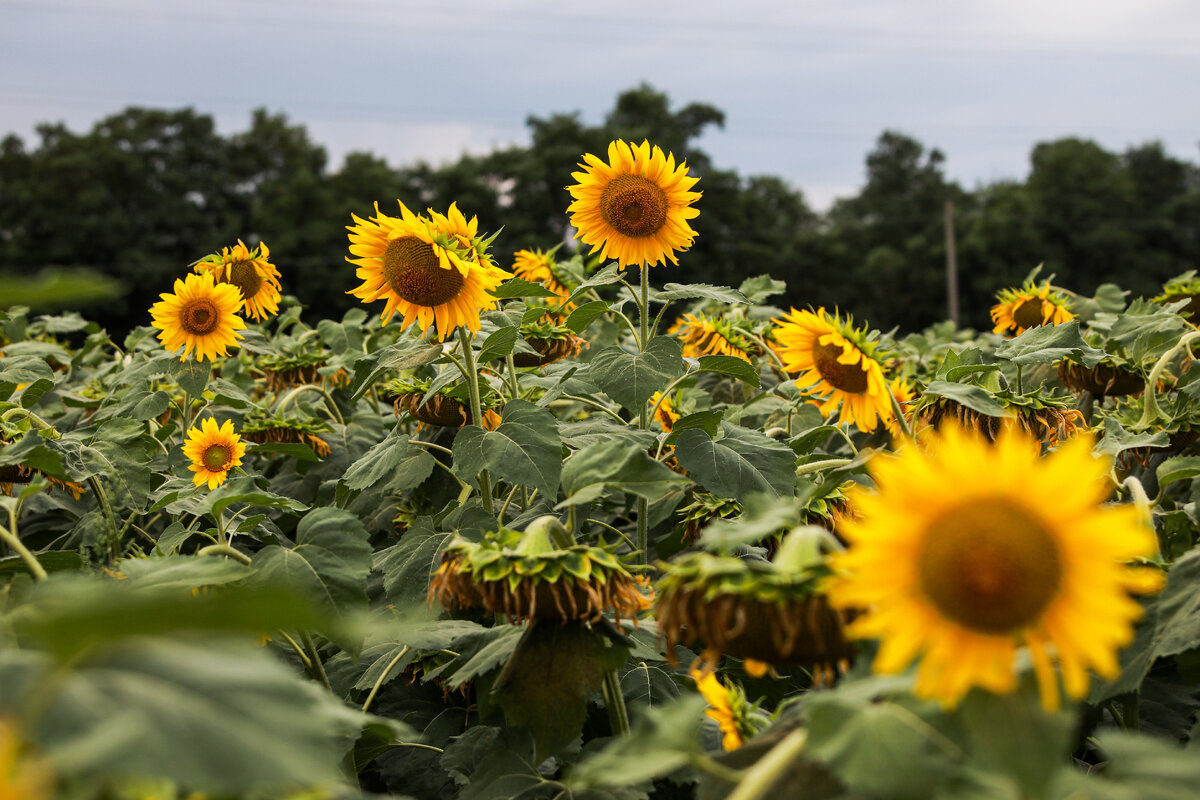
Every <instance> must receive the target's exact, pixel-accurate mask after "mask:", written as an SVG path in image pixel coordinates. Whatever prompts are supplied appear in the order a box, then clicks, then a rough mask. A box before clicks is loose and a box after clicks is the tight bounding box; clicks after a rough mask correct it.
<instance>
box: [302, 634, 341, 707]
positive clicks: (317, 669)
mask: <svg viewBox="0 0 1200 800" xmlns="http://www.w3.org/2000/svg"><path fill="white" fill-rule="evenodd" d="M300 641H302V642H304V649H305V650H307V651H308V658H309V661H310V662H311V667H312V671H313V673H314V675H315V677H316V678H317V680H319V681H320V682H321V685H322V686H324V687H325V688H326V689H328V690H329V691H330V692H332V691H333V687H332V686H331V685H330V684H329V676H328V675H326V674H325V665H324V664H322V663H321V654H320V652H318V651H317V646H316V645H315V644H313V640H312V637H311V636H309V635H308V631H300Z"/></svg>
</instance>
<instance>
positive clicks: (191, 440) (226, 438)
mask: <svg viewBox="0 0 1200 800" xmlns="http://www.w3.org/2000/svg"><path fill="white" fill-rule="evenodd" d="M187 435H188V440H187V442H186V443H185V444H184V445H183V454H184V455H186V456H187V457H188V459H189V460H190V461H191V462H192V463H191V465H190V466H189V467H188V469H190V470H191V471H192V472H194V473H196V474H195V475H193V476H192V483H194V484H196V485H197V486H203V485H204V484H206V483H207V484H208V488H209V490H210V491H211V490H212V489H216V488H217V487H218V486H220V485H221V484H223V483H225V480H226V479H227V478H228V477H229V470H231V469H233V468H234V467H236V466H238V465H240V464H241V463H242V456H244V455H245V454H246V445H245V443H244V442H242V437H240V436H239V435H238V434H236V433H234V432H233V421H232V420H228V419H227V420H225V422H223V423H222V424H221V425H220V427H218V426H217V421H216V420H215V419H213V418H212V417H206V418H205V419H204V421H203V422H202V423H200V427H198V428H192V429H191V430H189V431H188V434H187Z"/></svg>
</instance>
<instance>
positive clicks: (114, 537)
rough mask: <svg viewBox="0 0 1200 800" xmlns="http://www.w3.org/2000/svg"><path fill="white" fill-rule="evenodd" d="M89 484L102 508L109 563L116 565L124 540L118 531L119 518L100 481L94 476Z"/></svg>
mask: <svg viewBox="0 0 1200 800" xmlns="http://www.w3.org/2000/svg"><path fill="white" fill-rule="evenodd" d="M87 482H88V485H89V486H91V487H92V494H93V495H95V496H96V504H97V505H99V506H100V514H101V516H103V517H104V527H105V529H106V530H107V531H108V563H109V564H115V563H117V559H118V558H120V557H121V540H122V538H123V537H122V536H121V533H120V531H119V530H118V529H117V518H116V516H114V515H113V510H112V505H111V504H109V502H108V495H107V494H105V492H104V487H103V486H101V485H100V481H98V480H96V476H95V475H92V476H91V477H89V478H88V479H87Z"/></svg>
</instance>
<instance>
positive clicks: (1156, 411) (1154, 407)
mask: <svg viewBox="0 0 1200 800" xmlns="http://www.w3.org/2000/svg"><path fill="white" fill-rule="evenodd" d="M1198 337H1200V331H1192V332H1191V333H1188V334H1186V335H1185V336H1183V337H1182V338H1180V340H1179V341H1178V342H1176V344H1175V346H1174V347H1172V348H1171V349H1170V350H1168V351H1167V352H1165V353H1163V355H1162V358H1160V359H1159V360H1158V361H1157V362H1156V363H1155V365H1154V368H1153V369H1151V370H1150V377H1148V378H1147V379H1146V400H1145V405H1144V406H1143V408H1142V418H1141V419H1139V420H1138V421H1137V424H1135V425H1134V426H1133V428H1132V429H1131V430H1135V431H1138V430H1145V429H1146V428H1149V427H1150V424H1151V423H1152V422H1154V420H1155V419H1157V418H1158V417H1159V416H1160V415H1161V414H1162V410H1161V409H1160V408H1159V407H1158V379H1159V378H1161V377H1162V374H1163V370H1165V369H1166V368H1167V365H1168V364H1170V363H1171V359H1173V358H1175V356H1176V355H1178V353H1179V351H1180V350H1182V349H1183V348H1185V347H1187V346H1188V344H1190V343H1191V342H1193V341H1195V340H1196V339H1197V338H1198Z"/></svg>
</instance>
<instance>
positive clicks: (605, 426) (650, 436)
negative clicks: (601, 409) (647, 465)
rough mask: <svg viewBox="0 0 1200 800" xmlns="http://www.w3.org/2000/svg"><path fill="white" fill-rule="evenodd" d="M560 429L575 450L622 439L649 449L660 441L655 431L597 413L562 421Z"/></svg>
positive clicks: (564, 442)
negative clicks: (586, 417)
mask: <svg viewBox="0 0 1200 800" xmlns="http://www.w3.org/2000/svg"><path fill="white" fill-rule="evenodd" d="M676 424H678V423H676ZM558 431H559V433H560V434H561V435H562V440H563V444H565V445H567V446H568V447H570V448H572V449H574V450H582V449H584V448H585V447H590V446H591V445H594V444H602V443H604V442H611V441H614V440H618V439H619V440H620V441H622V442H626V443H628V444H635V445H637V446H638V447H640V448H642V449H643V450H649V449H650V448H651V447H654V445H655V444H656V443H657V442H658V437H657V436H656V435H655V434H654V432H653V431H642V430H638V429H637V428H628V427H626V426H624V425H617V424H616V423H615V422H613V421H612V420H611V419H610V418H609V417H607V416H601V415H599V414H598V415H596V416H594V417H589V418H588V419H585V420H582V421H580V422H560V423H559V424H558Z"/></svg>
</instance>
